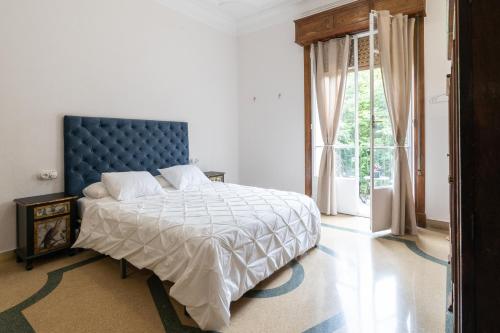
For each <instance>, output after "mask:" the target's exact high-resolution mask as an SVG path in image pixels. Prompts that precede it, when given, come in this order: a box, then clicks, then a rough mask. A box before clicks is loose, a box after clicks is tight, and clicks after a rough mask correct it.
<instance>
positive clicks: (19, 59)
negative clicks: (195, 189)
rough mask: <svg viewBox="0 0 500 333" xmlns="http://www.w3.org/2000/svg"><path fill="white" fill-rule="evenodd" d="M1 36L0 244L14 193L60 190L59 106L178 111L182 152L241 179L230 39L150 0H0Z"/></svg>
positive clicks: (82, 111)
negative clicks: (48, 173) (45, 176)
mask: <svg viewBox="0 0 500 333" xmlns="http://www.w3.org/2000/svg"><path fill="white" fill-rule="evenodd" d="M0 45H1V46H0V48H1V52H0V73H1V74H0V115H1V120H0V184H1V190H0V252H2V251H5V250H10V249H13V248H15V246H16V241H15V207H14V204H13V203H12V200H13V199H14V198H17V197H23V196H31V195H38V194H45V193H52V192H56V191H62V190H63V174H62V172H63V140H62V135H63V133H62V117H63V115H65V114H71V115H82V116H107V117H120V118H127V117H130V118H139V119H158V120H179V121H187V122H189V138H190V148H191V156H195V157H198V158H199V159H200V166H201V167H202V168H205V169H213V170H224V171H227V179H228V181H233V182H236V181H238V172H239V168H238V112H237V107H238V105H237V83H238V82H237V63H236V61H237V54H236V46H237V45H236V38H235V37H230V36H227V35H225V34H222V33H219V32H217V31H215V30H213V29H211V28H208V27H207V26H205V25H202V24H199V23H197V22H195V21H193V20H191V19H188V18H186V17H184V16H182V15H180V14H177V13H176V12H173V11H171V10H169V9H167V8H166V7H164V6H162V5H161V4H159V3H158V2H156V1H154V0H85V1H82V0H44V1H39V0H23V1H18V0H4V1H1V2H0ZM43 168H55V169H57V170H58V171H59V173H60V177H59V178H58V179H57V180H55V181H40V180H37V179H36V175H37V173H38V171H39V170H40V169H43Z"/></svg>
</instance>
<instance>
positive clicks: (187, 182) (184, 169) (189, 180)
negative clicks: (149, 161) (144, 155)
mask: <svg viewBox="0 0 500 333" xmlns="http://www.w3.org/2000/svg"><path fill="white" fill-rule="evenodd" d="M158 171H159V172H160V173H161V175H162V176H163V177H164V178H165V179H166V180H167V181H168V182H169V183H170V184H172V186H173V187H175V188H176V189H178V190H184V189H185V188H186V187H188V186H193V185H201V184H205V183H210V179H208V178H207V176H205V174H204V173H203V172H202V171H201V170H200V169H199V168H198V167H197V166H196V165H176V166H173V167H170V168H166V169H159V170H158Z"/></svg>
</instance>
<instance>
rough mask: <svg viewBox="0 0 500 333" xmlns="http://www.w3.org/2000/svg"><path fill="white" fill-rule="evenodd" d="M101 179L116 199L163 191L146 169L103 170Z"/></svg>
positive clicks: (126, 198) (128, 198)
mask: <svg viewBox="0 0 500 333" xmlns="http://www.w3.org/2000/svg"><path fill="white" fill-rule="evenodd" d="M101 181H102V182H103V183H104V185H105V186H106V189H107V190H108V192H109V194H110V195H111V196H112V197H113V198H115V199H116V200H119V201H122V200H131V199H134V198H138V197H143V196H146V195H158V194H163V193H165V192H164V191H163V189H162V188H161V185H160V183H158V182H157V181H156V179H155V178H154V177H153V176H152V175H151V174H150V173H149V172H147V171H128V172H105V173H103V174H102V175H101Z"/></svg>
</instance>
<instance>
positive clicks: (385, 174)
mask: <svg viewBox="0 0 500 333" xmlns="http://www.w3.org/2000/svg"><path fill="white" fill-rule="evenodd" d="M393 165H394V149H393V148H375V149H374V159H373V180H374V182H375V183H374V186H375V187H385V186H392V183H393Z"/></svg>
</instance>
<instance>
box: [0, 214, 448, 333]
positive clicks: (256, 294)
mask: <svg viewBox="0 0 500 333" xmlns="http://www.w3.org/2000/svg"><path fill="white" fill-rule="evenodd" d="M321 225H322V226H323V227H326V228H331V229H336V230H340V231H346V232H352V233H357V234H362V235H365V236H370V237H374V235H373V234H371V233H367V232H363V231H359V230H354V229H349V228H344V227H338V226H335V225H331V224H326V223H321ZM379 238H381V239H386V240H391V241H396V242H401V243H404V244H405V245H406V247H407V248H408V249H409V250H410V251H412V252H413V253H415V254H416V255H418V256H420V257H422V258H424V259H426V260H429V261H431V262H434V263H436V264H438V265H442V266H446V267H447V279H448V280H449V275H450V268H449V265H448V263H447V262H446V261H444V260H442V259H439V258H437V257H434V256H431V255H429V254H428V253H426V252H424V251H422V250H421V249H420V248H419V247H418V246H417V244H416V242H415V241H412V240H408V239H404V238H399V237H395V236H392V235H385V236H380V237H379ZM318 249H319V250H321V251H322V252H324V253H326V254H327V255H329V256H332V257H335V256H336V255H335V251H333V250H332V249H330V248H329V247H327V246H324V245H321V244H320V245H318ZM103 258H105V256H104V255H97V256H94V257H91V258H88V259H85V260H82V261H80V262H77V263H74V264H71V265H68V266H65V267H62V268H59V269H57V270H54V271H51V272H49V273H47V281H46V282H45V284H44V285H43V286H42V287H41V288H40V289H39V290H38V291H37V292H36V293H34V294H33V295H32V296H30V297H28V298H27V299H25V300H24V301H22V302H21V303H19V304H17V305H15V306H13V307H11V308H9V309H7V310H5V311H3V312H1V313H0V327H2V332H3V331H5V332H16V333H17V332H20V333H34V332H35V331H34V329H33V327H32V326H31V325H30V324H29V322H28V321H27V320H26V318H25V317H24V315H23V314H22V311H23V310H24V309H26V308H28V307H30V306H32V305H33V304H35V303H37V302H38V301H40V300H41V299H43V298H44V297H46V296H47V295H49V294H50V293H51V292H52V291H53V290H54V289H56V288H57V286H58V285H59V284H60V282H61V281H62V279H63V275H64V273H65V272H68V271H71V270H73V269H76V268H79V267H82V266H85V265H88V264H91V263H94V262H96V261H98V260H100V259H103ZM289 265H290V267H291V269H292V277H291V278H290V279H289V280H288V281H287V282H285V283H284V284H282V285H281V286H279V287H276V288H271V289H262V290H251V291H249V292H247V294H245V295H244V297H253V298H269V297H278V296H281V295H284V294H287V293H289V292H291V291H293V290H294V289H296V288H297V287H298V286H300V284H301V283H302V282H303V281H304V278H305V273H304V268H303V267H302V265H300V263H299V262H298V261H296V260H293V261H292V262H291V263H290V264H289ZM147 284H148V287H149V290H150V293H151V296H152V298H153V301H154V303H155V306H156V308H157V311H158V313H159V316H160V318H161V321H162V323H163V326H164V328H165V330H167V326H168V332H173V333H181V332H186V333H195V332H196V333H198V332H202V331H201V330H200V329H199V328H196V327H191V326H184V325H182V323H181V322H180V320H179V318H178V316H177V313H176V312H175V309H174V307H173V306H172V304H171V302H170V297H169V296H168V295H167V293H166V291H165V288H164V286H163V282H162V281H161V280H160V279H159V278H158V277H157V276H156V275H154V274H153V275H151V277H149V278H148V280H147ZM447 290H448V291H449V290H451V284H450V283H449V282H448V283H447ZM445 311H446V320H445V322H446V332H451V330H452V327H453V318H452V316H451V315H450V314H449V312H448V311H447V310H446V309H445ZM344 325H345V320H344V315H343V313H339V314H336V315H335V316H333V317H331V318H329V319H327V320H325V321H323V322H321V323H320V324H318V325H316V326H314V327H311V328H310V329H308V330H306V331H305V332H304V333H326V332H334V331H336V330H338V329H339V328H341V327H343V326H344Z"/></svg>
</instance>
